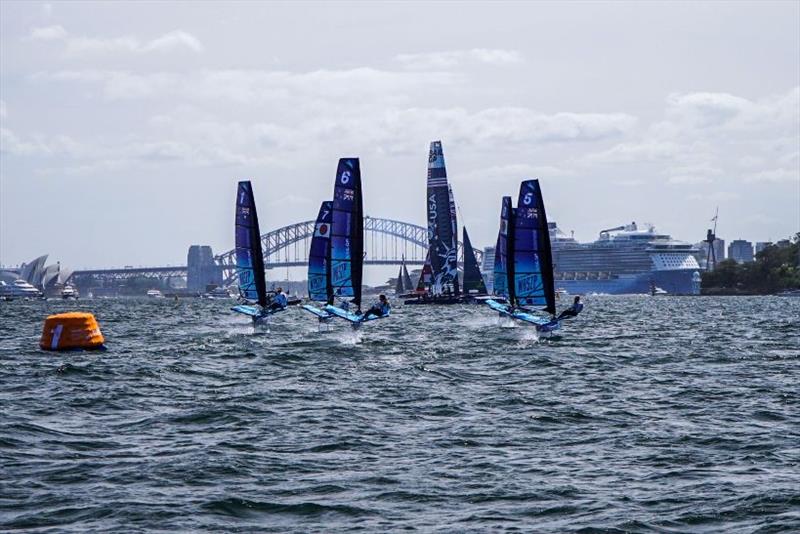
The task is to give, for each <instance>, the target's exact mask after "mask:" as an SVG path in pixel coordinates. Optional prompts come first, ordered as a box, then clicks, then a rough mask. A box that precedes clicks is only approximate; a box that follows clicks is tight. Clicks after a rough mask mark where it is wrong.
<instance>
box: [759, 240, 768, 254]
mask: <svg viewBox="0 0 800 534" xmlns="http://www.w3.org/2000/svg"><path fill="white" fill-rule="evenodd" d="M771 244H772V241H758V242H756V254H758V253H759V252H761V251H762V250H764V249H765V248H767V247H768V246H770V245H771Z"/></svg>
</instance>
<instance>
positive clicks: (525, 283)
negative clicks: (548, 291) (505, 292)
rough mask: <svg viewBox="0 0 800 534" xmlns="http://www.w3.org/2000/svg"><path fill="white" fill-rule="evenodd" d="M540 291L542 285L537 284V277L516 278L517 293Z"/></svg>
mask: <svg viewBox="0 0 800 534" xmlns="http://www.w3.org/2000/svg"><path fill="white" fill-rule="evenodd" d="M541 289H542V284H540V283H539V275H536V274H529V275H527V276H523V277H520V278H517V293H533V292H535V291H540V290H541Z"/></svg>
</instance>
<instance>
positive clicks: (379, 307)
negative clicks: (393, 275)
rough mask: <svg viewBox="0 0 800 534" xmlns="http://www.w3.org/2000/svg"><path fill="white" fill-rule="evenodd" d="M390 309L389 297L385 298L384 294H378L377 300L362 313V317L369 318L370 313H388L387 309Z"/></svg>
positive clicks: (377, 315)
mask: <svg viewBox="0 0 800 534" xmlns="http://www.w3.org/2000/svg"><path fill="white" fill-rule="evenodd" d="M391 309H392V306H391V305H390V304H389V299H387V298H386V295H379V296H378V302H376V303H375V304H373V305H372V307H371V308H370V309H368V310H367V311H366V313H364V316H363V319H364V320H366V319H369V316H370V315H374V316H375V317H383V316H384V315H389V310H391Z"/></svg>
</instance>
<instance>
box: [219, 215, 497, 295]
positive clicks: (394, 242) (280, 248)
mask: <svg viewBox="0 0 800 534" xmlns="http://www.w3.org/2000/svg"><path fill="white" fill-rule="evenodd" d="M314 224H315V221H302V222H298V223H294V224H290V225H288V226H284V227H282V228H277V229H275V230H271V231H269V232H267V233H266V234H263V235H262V236H261V246H262V249H263V251H264V266H265V267H266V268H267V269H272V268H276V267H298V266H303V265H306V264H307V263H308V248H309V246H310V240H311V237H312V236H313V235H314ZM387 238H388V241H387ZM301 242H302V243H303V246H302V247H299V248H298V245H299V244H300V243H301ZM387 244H388V247H387ZM398 245H399V246H398ZM290 248H294V255H293V257H290V254H289V252H290ZM462 248H463V247H462V243H461V242H460V241H459V243H458V250H459V258H462V257H463V251H462ZM364 249H365V251H366V257H365V263H367V264H373V265H375V264H377V265H399V264H400V263H401V261H402V259H403V257H405V260H406V263H408V264H414V265H422V263H424V261H425V255H426V254H427V252H428V229H427V228H424V227H422V226H419V225H416V224H412V223H407V222H403V221H397V220H394V219H383V218H379V217H370V216H365V217H364ZM400 249H402V253H401V250H400ZM473 250H474V252H475V256H476V257H477V259H478V263H479V264H480V262H481V261H482V258H483V251H482V250H479V249H473ZM281 252H284V255H283V256H284V257H283V258H281V257H280V253H281ZM214 260H215V261H216V263H217V265H219V266H220V268H221V269H222V271H223V283H224V284H226V285H228V284H232V283H233V282H234V281H235V278H236V250H235V249H233V250H229V251H228V252H225V253H223V254H219V255H217V256H215V257H214Z"/></svg>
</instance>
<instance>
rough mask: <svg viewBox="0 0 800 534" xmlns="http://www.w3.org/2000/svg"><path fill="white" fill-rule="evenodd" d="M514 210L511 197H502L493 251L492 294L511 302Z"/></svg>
mask: <svg viewBox="0 0 800 534" xmlns="http://www.w3.org/2000/svg"><path fill="white" fill-rule="evenodd" d="M513 216H514V208H512V205H511V197H503V203H502V205H501V208H500V230H499V231H498V232H497V244H496V245H495V249H494V294H495V295H497V296H498V297H504V298H507V299H509V300H510V301H511V300H512V295H511V294H510V293H509V289H511V290H512V293H513V287H511V288H510V287H509V284H508V280H509V278H510V277H513V274H512V272H513V265H511V263H510V261H509V260H510V256H509V244H510V243H509V241H510V239H511V238H512V236H513V229H514V228H513V224H512V220H513Z"/></svg>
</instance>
